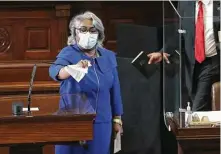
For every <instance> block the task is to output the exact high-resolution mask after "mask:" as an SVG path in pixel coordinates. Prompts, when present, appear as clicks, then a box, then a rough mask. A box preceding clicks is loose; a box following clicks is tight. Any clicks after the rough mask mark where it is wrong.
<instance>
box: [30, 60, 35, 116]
mask: <svg viewBox="0 0 221 154" xmlns="http://www.w3.org/2000/svg"><path fill="white" fill-rule="evenodd" d="M36 69H37V65H36V64H35V65H34V67H33V70H32V74H31V81H30V85H29V90H28V115H30V114H31V109H30V107H31V92H32V87H33V82H34V78H35V73H36Z"/></svg>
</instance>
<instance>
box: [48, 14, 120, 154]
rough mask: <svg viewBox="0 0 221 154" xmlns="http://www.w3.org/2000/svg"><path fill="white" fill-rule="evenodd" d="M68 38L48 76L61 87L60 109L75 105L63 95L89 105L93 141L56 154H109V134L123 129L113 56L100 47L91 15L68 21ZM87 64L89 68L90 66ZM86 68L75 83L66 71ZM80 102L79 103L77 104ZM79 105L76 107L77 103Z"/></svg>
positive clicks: (98, 22)
mask: <svg viewBox="0 0 221 154" xmlns="http://www.w3.org/2000/svg"><path fill="white" fill-rule="evenodd" d="M69 28H70V32H71V36H69V38H68V46H66V47H65V48H63V49H62V50H61V52H60V53H59V54H58V55H57V57H56V58H57V59H56V61H55V62H54V63H53V64H52V65H51V66H50V68H49V74H50V76H51V77H52V78H53V79H54V80H56V81H59V82H61V84H60V94H61V100H60V108H66V107H67V106H68V107H73V106H75V107H76V106H77V105H76V104H75V103H76V102H77V101H76V100H73V98H67V97H66V96H75V97H77V95H78V94H79V95H80V97H81V96H82V95H84V96H86V99H87V100H89V102H90V105H89V106H90V107H88V108H92V109H88V113H90V112H93V111H95V112H96V117H95V120H94V124H93V140H92V141H87V142H86V144H87V147H88V148H84V147H83V146H81V145H80V144H79V145H56V147H55V152H56V154H109V153H110V141H111V132H112V128H114V131H115V132H118V131H120V129H121V127H122V121H121V115H122V114H123V107H122V102H121V93H120V83H119V79H118V73H117V62H116V57H115V53H114V52H112V51H110V50H107V49H105V48H103V47H102V43H103V40H104V37H105V35H104V27H103V24H102V22H101V20H100V19H99V18H98V17H97V16H96V15H95V14H93V13H91V12H85V13H83V14H79V15H77V16H75V17H74V18H73V19H72V20H71V21H70V25H69ZM89 63H90V64H91V65H92V66H90V67H89ZM75 64H78V65H80V66H81V67H84V68H85V67H87V68H88V73H87V74H86V75H85V76H84V77H83V78H82V79H81V80H80V81H79V82H78V81H76V80H75V79H74V78H73V77H72V76H70V74H69V73H68V72H67V71H66V69H65V67H67V66H68V65H75ZM67 94H70V95H67ZM78 103H79V102H78ZM78 105H79V104H78Z"/></svg>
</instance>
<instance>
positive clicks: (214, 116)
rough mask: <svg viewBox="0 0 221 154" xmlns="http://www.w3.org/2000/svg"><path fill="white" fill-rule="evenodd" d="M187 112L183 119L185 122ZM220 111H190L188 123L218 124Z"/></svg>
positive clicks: (220, 118)
mask: <svg viewBox="0 0 221 154" xmlns="http://www.w3.org/2000/svg"><path fill="white" fill-rule="evenodd" d="M187 117H188V114H187V113H186V114H185V121H186V122H187ZM220 122H221V111H199V112H193V113H191V121H190V125H194V126H197V125H199V126H200V125H208V126H209V125H214V126H220Z"/></svg>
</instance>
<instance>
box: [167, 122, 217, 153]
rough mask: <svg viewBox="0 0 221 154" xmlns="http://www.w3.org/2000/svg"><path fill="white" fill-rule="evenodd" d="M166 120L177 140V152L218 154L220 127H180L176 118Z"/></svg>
mask: <svg viewBox="0 0 221 154" xmlns="http://www.w3.org/2000/svg"><path fill="white" fill-rule="evenodd" d="M168 120H169V124H170V127H171V130H172V132H173V133H174V135H175V136H176V139H177V142H178V154H220V128H218V127H209V128H206V127H202V128H185V127H183V128H180V127H179V125H178V122H177V120H174V119H168Z"/></svg>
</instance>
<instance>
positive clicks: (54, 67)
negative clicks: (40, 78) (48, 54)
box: [49, 58, 70, 81]
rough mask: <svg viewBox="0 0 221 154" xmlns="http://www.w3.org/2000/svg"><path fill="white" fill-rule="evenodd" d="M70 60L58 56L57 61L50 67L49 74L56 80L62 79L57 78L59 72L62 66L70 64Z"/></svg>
mask: <svg viewBox="0 0 221 154" xmlns="http://www.w3.org/2000/svg"><path fill="white" fill-rule="evenodd" d="M69 64H70V63H69V61H67V60H65V59H63V58H57V59H56V61H55V62H54V63H53V64H52V65H51V66H50V67H49V75H50V77H51V78H52V79H54V80H55V81H61V80H59V79H58V78H57V76H58V73H59V71H60V69H61V68H63V67H65V66H67V65H69Z"/></svg>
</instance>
